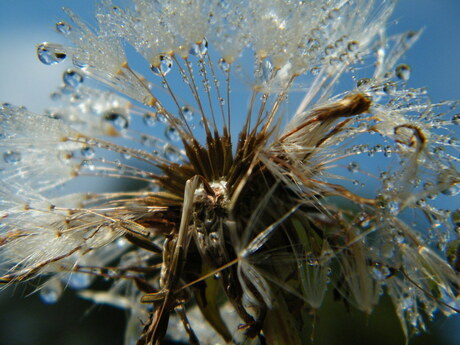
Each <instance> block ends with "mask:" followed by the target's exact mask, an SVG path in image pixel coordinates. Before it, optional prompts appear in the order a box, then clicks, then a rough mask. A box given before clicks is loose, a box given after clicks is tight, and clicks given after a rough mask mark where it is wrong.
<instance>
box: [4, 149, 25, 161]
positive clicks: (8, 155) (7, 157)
mask: <svg viewBox="0 0 460 345" xmlns="http://www.w3.org/2000/svg"><path fill="white" fill-rule="evenodd" d="M3 160H4V161H5V163H8V164H16V163H19V162H20V161H21V153H19V152H17V151H6V152H4V153H3Z"/></svg>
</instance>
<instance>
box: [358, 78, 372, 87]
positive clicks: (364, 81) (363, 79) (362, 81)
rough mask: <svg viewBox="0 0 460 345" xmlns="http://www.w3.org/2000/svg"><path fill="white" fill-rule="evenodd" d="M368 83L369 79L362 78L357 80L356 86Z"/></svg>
mask: <svg viewBox="0 0 460 345" xmlns="http://www.w3.org/2000/svg"><path fill="white" fill-rule="evenodd" d="M370 83H371V80H370V79H369V78H362V79H360V80H358V82H357V83H356V85H357V86H358V87H362V86H366V85H369V84H370Z"/></svg>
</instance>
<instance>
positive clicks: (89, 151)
mask: <svg viewBox="0 0 460 345" xmlns="http://www.w3.org/2000/svg"><path fill="white" fill-rule="evenodd" d="M80 152H81V155H82V156H83V157H85V158H87V159H91V158H94V154H95V153H94V150H93V148H92V147H90V146H85V147H83V148H82V149H81V151H80Z"/></svg>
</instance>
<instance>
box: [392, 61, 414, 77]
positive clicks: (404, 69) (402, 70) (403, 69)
mask: <svg viewBox="0 0 460 345" xmlns="http://www.w3.org/2000/svg"><path fill="white" fill-rule="evenodd" d="M410 72H411V68H410V66H409V65H406V64H401V65H399V66H397V67H396V70H395V74H396V76H397V77H398V78H399V79H401V80H404V81H407V80H409V78H410Z"/></svg>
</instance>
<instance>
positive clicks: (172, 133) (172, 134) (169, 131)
mask: <svg viewBox="0 0 460 345" xmlns="http://www.w3.org/2000/svg"><path fill="white" fill-rule="evenodd" d="M165 136H166V138H168V139H169V140H171V141H179V140H180V136H179V133H178V132H177V129H175V128H174V127H171V126H168V127H167V128H166V130H165Z"/></svg>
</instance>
